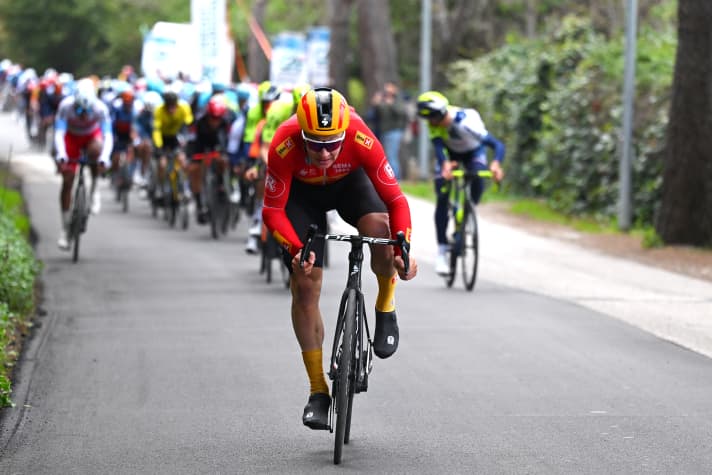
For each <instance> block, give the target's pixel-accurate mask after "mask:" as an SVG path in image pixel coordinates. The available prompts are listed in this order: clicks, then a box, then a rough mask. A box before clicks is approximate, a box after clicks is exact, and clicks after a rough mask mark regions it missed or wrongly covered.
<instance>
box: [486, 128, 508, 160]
mask: <svg viewBox="0 0 712 475" xmlns="http://www.w3.org/2000/svg"><path fill="white" fill-rule="evenodd" d="M482 145H485V146H487V147H489V148H491V149H492V150H493V151H494V159H495V160H497V161H498V162H502V160H504V152H505V147H504V144H503V143H502V142H500V141H499V140H497V139H496V138H495V137H493V136H492V135H490V134H487V135H485V136H484V137H482Z"/></svg>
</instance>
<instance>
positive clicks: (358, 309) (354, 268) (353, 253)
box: [299, 225, 410, 464]
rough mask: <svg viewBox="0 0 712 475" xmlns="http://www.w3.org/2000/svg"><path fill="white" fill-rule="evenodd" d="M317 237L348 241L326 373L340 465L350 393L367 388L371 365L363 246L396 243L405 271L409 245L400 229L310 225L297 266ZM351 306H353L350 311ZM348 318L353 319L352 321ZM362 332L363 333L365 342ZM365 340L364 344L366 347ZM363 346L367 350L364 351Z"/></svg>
mask: <svg viewBox="0 0 712 475" xmlns="http://www.w3.org/2000/svg"><path fill="white" fill-rule="evenodd" d="M316 237H322V238H324V239H325V240H327V241H329V240H331V241H344V242H349V243H350V244H351V250H350V252H349V267H348V277H347V279H346V288H345V289H344V293H343V294H342V297H341V303H340V305H339V316H338V319H337V322H336V330H335V332H334V343H333V346H332V351H331V359H330V365H329V372H328V374H329V379H331V380H332V381H333V383H332V399H333V404H332V405H331V411H330V413H329V431H330V432H334V423H333V421H334V419H335V418H336V440H335V445H334V463H335V464H339V463H340V462H341V449H342V446H343V444H347V443H348V442H349V433H350V430H351V410H352V406H353V396H354V394H356V393H360V392H365V391H366V390H367V389H368V375H369V373H370V372H371V369H372V365H373V355H372V350H371V346H372V341H371V335H370V332H369V329H368V321H367V319H366V311H365V304H364V297H363V292H362V291H361V274H362V268H363V258H364V256H363V245H364V243H366V244H371V245H373V244H376V245H390V246H398V247H399V248H400V249H401V256H402V257H403V262H404V264H405V271H406V273H407V272H408V269H409V267H410V261H409V258H408V253H409V250H410V246H409V244H408V242H407V241H406V240H405V235H404V234H403V233H402V232H399V233H398V235H397V239H387V238H374V237H368V236H358V235H345V234H318V233H317V227H316V226H315V225H311V226H310V227H309V230H308V232H307V236H306V239H305V240H304V242H305V245H304V248H303V249H302V253H301V256H300V262H299V265H300V267H302V266H303V265H304V262H305V261H306V258H307V256H309V253H310V250H311V247H312V244H313V242H314V238H316ZM351 307H354V309H353V311H351V310H350V309H351ZM350 318H354V319H355V321H354V320H351V319H350ZM364 330H365V332H364ZM342 334H343V338H342ZM364 335H365V336H366V341H365V342H364ZM364 343H366V346H365V347H364ZM364 348H366V349H365V350H364ZM342 350H343V351H342ZM344 358H346V360H344ZM344 369H346V370H347V373H344V372H343V371H344Z"/></svg>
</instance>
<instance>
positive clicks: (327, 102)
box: [297, 87, 350, 136]
mask: <svg viewBox="0 0 712 475" xmlns="http://www.w3.org/2000/svg"><path fill="white" fill-rule="evenodd" d="M349 117H350V111H349V105H348V103H347V102H346V99H345V98H344V96H342V95H341V93H340V92H339V91H337V90H336V89H331V88H329V87H317V88H315V89H311V90H309V91H307V92H306V93H305V94H304V95H303V96H302V98H301V99H300V100H299V103H298V104H297V120H298V121H299V126H300V127H301V128H302V130H303V131H304V133H306V134H309V135H316V136H326V135H336V134H340V133H341V132H343V131H345V130H346V129H347V128H348V126H349Z"/></svg>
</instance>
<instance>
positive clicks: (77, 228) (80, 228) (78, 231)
mask: <svg viewBox="0 0 712 475" xmlns="http://www.w3.org/2000/svg"><path fill="white" fill-rule="evenodd" d="M80 173H81V171H80ZM87 214H88V213H87V193H86V188H84V183H81V182H80V183H79V184H78V185H77V191H76V193H75V194H74V209H73V210H72V223H71V225H70V226H69V234H70V237H71V238H72V261H73V262H77V261H78V260H79V241H80V239H79V238H80V237H81V235H82V233H83V232H84V231H85V230H86V219H87V218H86V216H87Z"/></svg>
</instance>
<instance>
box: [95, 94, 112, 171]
mask: <svg viewBox="0 0 712 475" xmlns="http://www.w3.org/2000/svg"><path fill="white" fill-rule="evenodd" d="M99 117H100V125H99V127H101V132H102V134H103V135H104V141H103V145H102V147H101V153H100V154H99V162H100V163H103V164H104V165H106V166H109V164H110V163H111V151H112V150H113V149H114V133H113V126H112V123H111V115H110V114H109V110H108V109H106V108H104V111H103V112H102V114H101V115H100V116H99Z"/></svg>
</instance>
